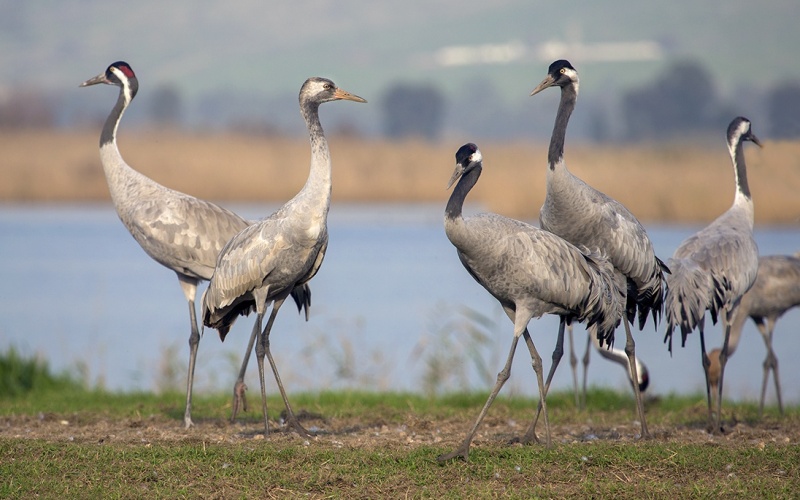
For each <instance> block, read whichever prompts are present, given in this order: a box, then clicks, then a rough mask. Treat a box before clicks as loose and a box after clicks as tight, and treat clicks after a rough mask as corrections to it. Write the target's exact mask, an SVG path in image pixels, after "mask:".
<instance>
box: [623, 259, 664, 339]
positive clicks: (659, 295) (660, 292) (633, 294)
mask: <svg viewBox="0 0 800 500" xmlns="http://www.w3.org/2000/svg"><path fill="white" fill-rule="evenodd" d="M655 259H656V262H657V263H658V267H657V268H656V269H655V272H654V273H653V275H652V276H650V279H649V280H648V281H647V282H646V283H644V284H643V285H641V286H636V284H635V283H633V282H632V281H631V280H629V281H628V304H627V317H628V321H629V322H630V323H631V324H633V322H634V319H635V317H636V312H637V310H638V312H639V330H642V329H644V324H645V323H646V322H647V317H648V316H651V317H652V318H653V326H654V327H655V328H656V330H658V323H659V322H660V320H661V314H662V313H663V311H664V275H665V274H669V272H670V270H669V268H668V267H667V266H666V265H665V264H664V263H663V262H662V261H661V259H659V258H658V257H656V258H655Z"/></svg>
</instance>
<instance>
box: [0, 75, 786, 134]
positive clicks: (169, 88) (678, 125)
mask: <svg viewBox="0 0 800 500" xmlns="http://www.w3.org/2000/svg"><path fill="white" fill-rule="evenodd" d="M87 96H88V94H87ZM762 99H763V104H761V106H760V107H761V108H762V111H761V115H760V116H757V117H756V116H749V117H750V118H752V119H754V120H755V119H756V118H758V119H761V120H763V122H762V123H759V124H758V127H757V129H758V130H759V133H760V134H761V135H764V136H768V137H771V138H776V139H784V138H797V137H800V82H797V81H787V82H784V83H780V84H778V85H776V86H774V87H773V88H771V89H769V90H767V91H765V93H764V94H763V98H762ZM142 100H144V99H142ZM258 100H259V97H258V96H254V95H248V96H246V98H241V97H236V96H215V97H214V98H211V99H206V101H204V102H203V103H201V104H200V107H204V108H209V109H212V110H213V112H209V113H205V114H204V113H202V112H201V113H200V115H201V116H200V118H199V120H195V123H196V122H197V121H199V122H201V123H202V122H204V119H205V117H207V116H213V117H222V118H221V119H225V120H227V123H226V124H225V126H228V127H230V128H236V127H237V126H241V124H247V127H246V128H247V129H249V130H254V131H262V132H270V131H280V130H284V129H285V128H286V127H284V125H285V124H286V123H293V124H296V125H301V124H298V123H297V122H298V120H297V117H296V109H295V105H294V97H293V96H291V98H290V97H289V96H286V98H285V99H273V100H272V101H265V102H258ZM62 101H63V100H59V99H56V98H53V97H52V96H47V95H46V94H44V93H42V92H37V91H36V90H35V89H24V90H15V91H13V92H6V93H5V94H0V128H13V127H52V126H68V125H72V123H70V121H73V122H74V121H75V116H78V117H81V116H84V115H82V114H81V112H80V111H76V110H74V109H72V110H71V112H70V113H65V112H64V110H63V109H62V108H63V107H64V105H63V103H62ZM67 101H70V100H67ZM92 102H93V103H97V100H96V99H93V100H92ZM284 102H285V103H289V104H286V105H284V104H279V103H284ZM377 104H378V106H379V116H378V118H377V120H376V123H375V124H374V126H373V128H375V129H376V130H358V129H354V128H353V127H352V126H350V127H343V128H347V130H348V131H349V132H351V133H365V134H369V135H383V136H386V137H389V138H392V139H399V138H406V137H414V136H416V137H421V138H424V139H428V140H436V139H438V138H440V137H441V136H442V134H443V133H445V132H446V133H449V134H455V135H459V134H460V135H465V136H469V137H475V138H476V140H478V139H479V138H482V137H490V138H507V139H516V138H520V137H529V136H531V135H534V136H535V135H536V134H538V135H539V136H542V137H544V136H546V135H547V134H549V131H550V127H551V126H552V121H551V120H545V121H544V122H537V121H535V120H536V117H533V116H531V115H532V113H531V112H530V109H525V110H518V109H508V108H507V106H506V105H505V104H504V102H503V99H502V96H500V95H499V93H498V92H497V91H496V89H495V88H494V87H493V85H492V84H491V82H487V81H475V82H471V83H468V84H467V85H466V86H465V89H464V91H463V92H462V93H461V96H459V97H449V98H448V97H446V96H445V94H444V93H443V92H442V91H441V90H440V89H439V88H438V87H436V86H434V85H432V84H417V83H398V84H395V85H393V86H392V87H391V88H388V89H386V91H385V92H384V93H383V95H382V96H379V99H378V103H377ZM135 108H136V109H135V110H134V109H133V108H132V111H131V113H132V116H131V118H133V117H134V116H135V114H136V113H138V114H139V115H143V116H142V117H143V118H144V120H145V121H147V122H149V123H153V124H157V125H160V126H180V125H181V124H182V123H184V115H185V112H186V104H185V103H184V101H183V99H182V97H181V94H180V92H179V91H178V89H177V87H175V86H173V85H169V84H166V85H160V86H156V87H155V88H154V89H153V90H152V91H150V92H149V93H148V98H147V100H146V102H143V103H142V104H141V105H140V106H138V107H135ZM751 108H752V106H751ZM260 109H270V110H275V111H276V112H273V113H272V114H271V115H270V120H272V121H269V122H265V121H264V118H263V116H262V114H261V113H260V112H259V111H258V110H260ZM740 109H741V106H737V105H734V103H732V102H730V101H729V100H726V98H724V97H723V96H721V95H720V94H719V91H718V90H717V86H716V84H715V82H714V79H713V77H712V75H711V74H710V73H709V72H708V71H707V70H706V69H705V67H704V66H702V65H701V64H699V63H697V62H694V61H679V62H675V63H673V64H671V65H669V66H668V67H666V68H665V70H664V71H663V72H662V73H661V74H659V75H658V76H657V77H656V78H654V79H653V80H652V81H651V82H649V83H646V84H644V85H641V86H639V87H637V88H632V89H628V90H626V91H623V92H622V93H621V95H619V96H618V99H617V100H616V102H612V101H611V100H610V99H608V98H607V97H606V99H605V100H602V101H601V100H599V99H593V96H591V95H588V94H587V95H584V96H583V97H582V99H581V103H580V110H581V113H576V118H575V119H574V120H573V122H574V123H573V125H572V126H571V133H573V134H575V135H576V136H577V137H581V138H584V139H590V140H595V141H610V140H611V141H614V140H617V141H642V140H648V141H651V140H664V139H668V140H669V139H676V138H681V137H687V136H688V137H696V136H698V135H700V136H702V135H704V134H716V135H718V134H719V130H720V129H721V128H722V127H724V126H725V125H727V123H728V122H729V121H730V119H731V118H732V117H733V116H735V115H737V114H741V111H740ZM99 110H100V111H98V113H99V114H100V116H104V113H105V112H106V110H107V108H106V107H102V108H99ZM332 112H334V110H332ZM237 113H239V115H237ZM247 113H256V114H253V115H249V116H248V115H247ZM65 115H68V116H69V117H71V118H64V116H65ZM287 117H288V118H287ZM217 119H220V118H217ZM78 121H80V120H78ZM612 124H613V125H614V126H611V125H612ZM217 125H219V124H217Z"/></svg>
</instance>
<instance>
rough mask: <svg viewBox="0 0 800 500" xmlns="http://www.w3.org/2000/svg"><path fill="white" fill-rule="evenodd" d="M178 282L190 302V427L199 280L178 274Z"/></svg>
mask: <svg viewBox="0 0 800 500" xmlns="http://www.w3.org/2000/svg"><path fill="white" fill-rule="evenodd" d="M178 282H179V283H180V285H181V290H183V295H184V296H185V297H186V302H188V304H189V323H190V324H191V328H192V331H191V333H190V334H189V373H188V374H187V376H186V409H185V410H184V412H183V426H184V428H186V429H188V428H189V427H191V426H192V425H194V423H193V422H192V386H193V385H194V367H195V364H196V362H197V349H198V347H199V346H200V331H199V330H198V328H197V312H196V311H195V307H194V300H195V296H196V294H197V280H193V279H190V278H186V277H183V276H181V275H180V274H179V275H178Z"/></svg>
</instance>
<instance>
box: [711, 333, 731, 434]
mask: <svg viewBox="0 0 800 500" xmlns="http://www.w3.org/2000/svg"><path fill="white" fill-rule="evenodd" d="M724 325H725V340H723V342H722V350H721V351H720V353H719V387H718V388H717V418H716V420H715V422H714V428H713V431H714V434H716V433H718V432H722V383H723V381H724V380H725V379H724V377H725V364H726V363H727V362H728V341H729V339H730V336H731V326H730V324H729V323H728V322H727V321H725V322H724Z"/></svg>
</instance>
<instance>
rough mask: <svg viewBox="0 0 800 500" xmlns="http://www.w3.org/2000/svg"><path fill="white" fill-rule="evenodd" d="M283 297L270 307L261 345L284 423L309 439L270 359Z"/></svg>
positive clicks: (309, 434) (308, 434) (275, 366)
mask: <svg viewBox="0 0 800 500" xmlns="http://www.w3.org/2000/svg"><path fill="white" fill-rule="evenodd" d="M284 300H285V297H284V298H282V299H278V300H276V301H275V303H274V304H273V305H272V314H270V317H269V321H268V322H267V326H265V327H264V331H263V332H262V333H261V344H262V345H263V349H264V351H265V352H266V355H267V359H268V360H269V365H270V366H271V367H272V373H273V374H274V375H275V382H276V383H277V384H278V390H279V391H280V393H281V397H282V398H283V404H284V406H286V413H287V414H288V418H287V420H286V423H288V424H289V425H290V426H291V427H292V428H293V429H294V430H295V432H297V433H298V434H300V435H301V436H306V437H310V436H311V433H310V432H308V431H307V430H306V429H305V427H303V426H302V425H300V422H299V421H298V420H297V417H295V415H294V412H293V411H292V407H291V405H290V404H289V398H288V397H287V396H286V391H285V390H284V388H283V382H281V376H280V375H279V374H278V366H277V365H276V364H275V360H274V359H272V352H271V351H270V348H269V334H270V331H271V330H272V324H273V323H274V321H275V316H277V314H278V310H279V309H280V308H281V306H282V305H283V301H284Z"/></svg>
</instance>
